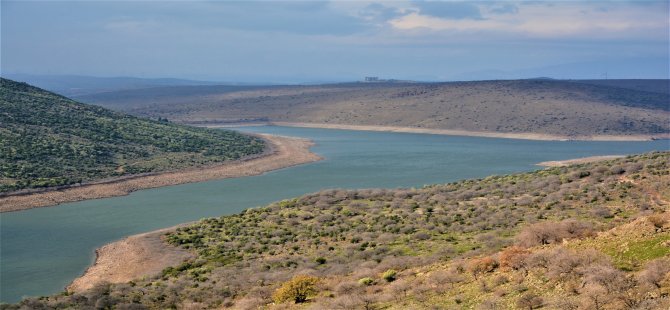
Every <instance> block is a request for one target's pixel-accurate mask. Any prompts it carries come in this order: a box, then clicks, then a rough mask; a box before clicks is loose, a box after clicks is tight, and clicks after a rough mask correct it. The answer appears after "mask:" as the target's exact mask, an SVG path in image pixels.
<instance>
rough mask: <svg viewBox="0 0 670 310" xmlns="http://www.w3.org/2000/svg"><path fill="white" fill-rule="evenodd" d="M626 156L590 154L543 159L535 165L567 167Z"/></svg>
mask: <svg viewBox="0 0 670 310" xmlns="http://www.w3.org/2000/svg"><path fill="white" fill-rule="evenodd" d="M624 157H626V156H625V155H601V156H589V157H581V158H573V159H566V160H551V161H543V162H540V163H537V164H535V165H536V166H542V167H565V166H570V165H577V164H586V163H592V162H596V161H603V160H612V159H617V158H624Z"/></svg>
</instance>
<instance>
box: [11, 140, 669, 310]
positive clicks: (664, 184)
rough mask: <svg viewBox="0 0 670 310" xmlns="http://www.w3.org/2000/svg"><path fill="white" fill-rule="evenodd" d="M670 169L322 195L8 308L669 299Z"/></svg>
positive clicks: (176, 237) (215, 223) (662, 164)
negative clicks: (109, 276) (113, 277)
mask: <svg viewBox="0 0 670 310" xmlns="http://www.w3.org/2000/svg"><path fill="white" fill-rule="evenodd" d="M669 165H670V153H668V152H663V153H649V154H644V155H638V156H631V157H628V158H622V159H617V160H612V161H606V162H598V163H589V164H581V165H576V166H570V167H557V168H550V169H545V170H540V171H536V172H529V173H520V174H513V175H506V176H491V177H487V178H484V179H478V180H465V181H460V182H455V183H450V184H444V185H433V186H426V187H424V188H420V189H398V190H383V189H370V190H326V191H321V192H318V193H314V194H309V195H305V196H302V197H299V198H295V199H290V200H285V201H281V202H277V203H274V204H271V205H269V206H267V207H262V208H255V209H249V210H246V211H243V212H241V213H240V214H237V215H230V216H223V217H220V218H210V219H205V220H202V221H200V222H198V223H195V224H192V225H190V226H187V227H183V228H178V229H177V230H176V231H173V232H171V233H168V234H167V235H166V240H167V242H169V243H171V244H173V245H175V246H179V247H183V248H185V249H189V250H190V251H192V252H193V253H194V254H195V256H196V257H195V258H194V259H192V260H189V261H187V262H185V263H183V264H181V265H179V266H175V267H170V268H167V269H165V270H164V271H163V273H162V275H157V276H156V277H153V278H147V279H138V280H137V281H132V282H129V283H123V284H114V285H100V286H98V287H97V288H94V289H92V290H90V291H87V292H83V293H75V294H71V293H64V294H61V295H56V296H51V297H45V298H40V299H37V298H34V299H26V300H24V301H22V302H21V303H19V304H16V305H7V306H5V307H6V308H7V309H18V308H20V307H24V308H56V309H66V308H92V307H98V308H115V309H173V308H177V309H182V308H189V309H208V308H217V309H218V308H233V309H287V308H297V309H460V308H464V309H510V308H512V309H513V308H519V309H535V308H540V307H544V308H545V309H577V308H578V306H580V305H581V306H582V307H583V308H584V309H630V308H631V307H633V306H644V307H641V308H640V309H662V308H663V305H666V308H667V304H668V290H669V289H670V273H668V272H669V271H670V266H669V265H667V259H668V258H669V256H670V247H668V242H670V241H669V240H670V239H669V236H670V235H669V234H668V231H669V230H670V225H668V216H667V211H668V208H669V207H670V206H669V204H668V200H669V199H670V167H669ZM663 212H666V215H661V214H663ZM641 216H642V217H641ZM644 217H646V218H647V219H644ZM636 218H638V219H637V220H636ZM627 225H628V226H627ZM630 225H634V226H633V227H630ZM616 227H619V228H616ZM627 227H628V228H627ZM612 228H616V229H618V230H616V229H615V230H610V229H612ZM607 230H610V232H609V233H607V234H602V233H598V232H599V231H607ZM633 232H634V233H633ZM512 245H515V246H513V247H512ZM645 249H649V250H645ZM501 250H502V252H501ZM659 266H662V267H663V266H664V267H663V268H660V269H659ZM666 273H667V274H666ZM664 277H665V278H664ZM291 279H293V280H291ZM610 283H611V285H610ZM296 288H302V289H300V291H303V292H304V293H305V294H304V295H301V296H298V295H295V294H294V293H295V292H297V291H298V290H297V289H296ZM294 289H295V290H294ZM303 297H305V298H306V300H304V299H305V298H303ZM305 301H306V302H305ZM296 302H297V303H296ZM594 302H595V303H600V304H599V305H600V306H602V308H594V307H593V303H594Z"/></svg>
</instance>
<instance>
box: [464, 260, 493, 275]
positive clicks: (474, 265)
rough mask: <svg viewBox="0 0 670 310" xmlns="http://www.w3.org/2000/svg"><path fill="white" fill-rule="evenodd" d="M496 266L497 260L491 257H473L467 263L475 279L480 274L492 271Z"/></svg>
mask: <svg viewBox="0 0 670 310" xmlns="http://www.w3.org/2000/svg"><path fill="white" fill-rule="evenodd" d="M497 267H498V262H497V261H496V260H495V259H493V258H492V257H489V256H487V257H483V258H473V259H472V260H471V261H470V263H469V264H468V271H469V272H470V273H471V274H472V276H473V277H475V279H477V277H478V276H479V275H480V274H483V273H487V272H493V270H495V269H496V268H497Z"/></svg>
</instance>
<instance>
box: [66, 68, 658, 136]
mask: <svg viewBox="0 0 670 310" xmlns="http://www.w3.org/2000/svg"><path fill="white" fill-rule="evenodd" d="M667 82H668V81H667V80H608V81H593V80H589V81H583V82H580V81H560V80H542V79H539V80H538V79H536V80H512V81H479V82H453V83H402V82H396V83H350V84H331V85H316V86H268V87H251V86H250V87H235V86H182V87H168V88H152V89H143V90H128V91H120V92H109V93H104V94H97V95H91V96H82V97H79V99H80V100H82V101H84V102H88V103H91V104H96V105H101V106H105V107H108V108H112V109H115V110H120V111H125V112H128V113H131V114H134V115H141V116H148V117H166V118H169V119H171V120H174V121H177V122H184V123H200V124H207V123H225V122H249V121H256V122H289V123H316V124H340V125H375V126H396V127H416V128H425V129H447V130H464V131H478V132H496V133H538V134H548V135H558V136H565V137H572V138H582V137H589V136H594V135H604V136H607V135H623V136H626V135H645V136H648V137H664V136H667V135H668V134H669V133H670V122H668V120H669V119H670V94H668V92H667V91H666V90H665V88H664V85H665V84H664V83H666V84H667Z"/></svg>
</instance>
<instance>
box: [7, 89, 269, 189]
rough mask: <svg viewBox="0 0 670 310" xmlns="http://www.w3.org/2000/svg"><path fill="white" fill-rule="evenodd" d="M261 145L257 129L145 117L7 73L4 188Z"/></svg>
mask: <svg viewBox="0 0 670 310" xmlns="http://www.w3.org/2000/svg"><path fill="white" fill-rule="evenodd" d="M263 150H264V143H263V141H262V139H260V138H257V137H251V136H246V135H242V134H239V133H236V132H232V131H219V130H205V129H201V128H192V127H186V126H182V125H176V124H172V123H169V122H165V121H162V122H159V121H152V120H147V119H141V118H137V117H134V116H130V115H125V114H121V113H118V112H113V111H110V110H107V109H104V108H101V107H97V106H91V105H86V104H82V103H78V102H75V101H72V100H70V99H68V98H65V97H62V96H59V95H56V94H53V93H50V92H47V91H45V90H42V89H39V88H36V87H32V86H30V85H28V84H25V83H18V82H15V81H12V80H8V79H2V80H1V84H0V167H1V168H2V169H1V171H2V175H0V192H8V191H15V190H21V189H29V188H43V187H53V186H62V185H70V184H74V183H82V182H90V181H95V180H100V179H103V178H109V177H122V176H128V175H137V174H141V173H149V172H159V171H168V170H175V169H181V168H185V167H193V166H200V165H205V164H210V163H218V162H223V161H227V160H234V159H239V158H243V157H245V156H249V155H254V154H260V153H262V152H263Z"/></svg>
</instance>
